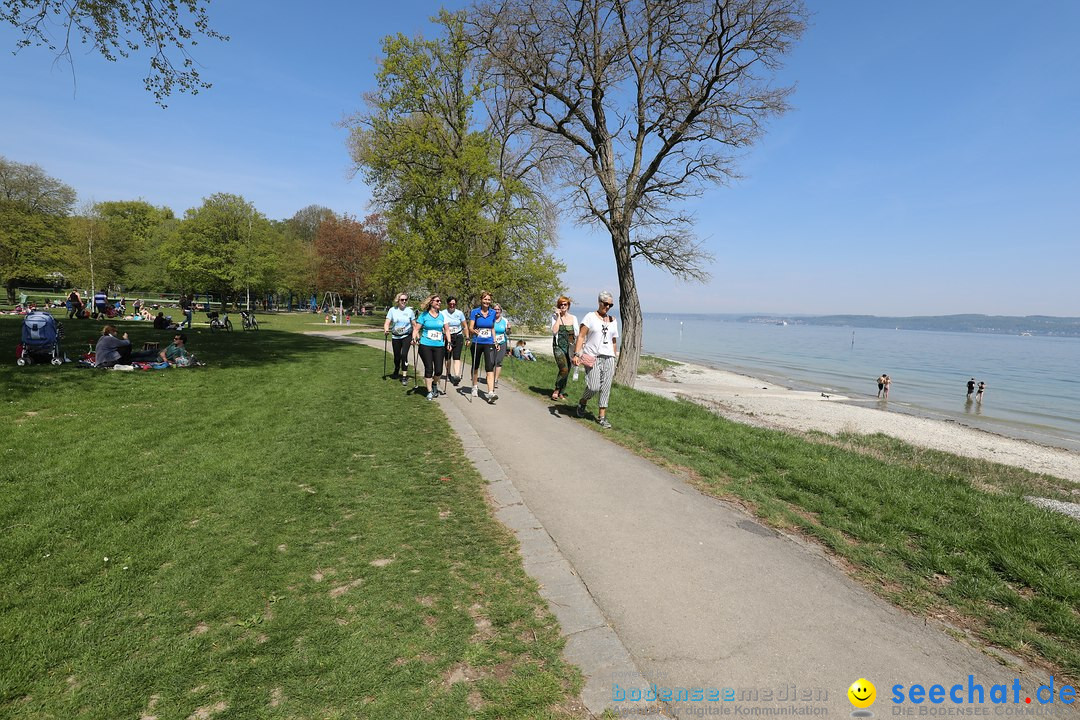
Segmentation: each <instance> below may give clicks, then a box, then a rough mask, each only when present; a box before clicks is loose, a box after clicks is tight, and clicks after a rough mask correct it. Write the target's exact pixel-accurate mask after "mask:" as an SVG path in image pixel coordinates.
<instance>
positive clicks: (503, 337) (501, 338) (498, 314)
mask: <svg viewBox="0 0 1080 720" xmlns="http://www.w3.org/2000/svg"><path fill="white" fill-rule="evenodd" d="M494 307H495V327H494V330H495V389H496V390H498V389H499V376H500V375H502V364H503V360H504V359H505V358H506V353H507V351H508V350H509V349H510V322H509V321H508V320H507V319H506V316H505V315H503V311H502V306H501V305H495V306H494Z"/></svg>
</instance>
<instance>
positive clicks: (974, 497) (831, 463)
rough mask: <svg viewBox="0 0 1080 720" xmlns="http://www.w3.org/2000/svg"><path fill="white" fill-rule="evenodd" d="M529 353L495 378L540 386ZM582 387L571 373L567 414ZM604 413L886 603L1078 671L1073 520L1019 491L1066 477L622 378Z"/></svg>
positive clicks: (638, 443)
mask: <svg viewBox="0 0 1080 720" xmlns="http://www.w3.org/2000/svg"><path fill="white" fill-rule="evenodd" d="M537 355H538V357H540V358H541V362H536V363H523V362H520V361H507V363H506V364H505V366H504V370H503V376H504V377H509V378H513V379H514V380H515V381H516V382H517V383H518V384H519V385H521V386H522V388H523V389H525V390H526V391H528V392H532V393H535V394H536V396H537V397H540V398H548V397H549V396H550V394H551V389H552V386H553V382H554V378H555V365H554V362H553V361H551V360H549V359H548V358H547V357H544V356H542V354H541V353H537ZM655 365H656V364H655V363H646V364H644V366H645V367H646V368H647V369H649V370H650V372H651V371H653V370H652V368H654V366H655ZM583 388H584V378H582V380H580V381H578V382H577V383H571V384H570V385H569V387H568V390H567V393H568V394H569V395H570V400H569V401H565V402H564V403H563V404H564V405H565V406H566V410H567V411H568V412H567V413H566V414H570V413H569V411H570V410H571V408H572V403H573V402H574V401H576V400H577V398H579V397H580V395H581V391H582V389H583ZM549 402H550V400H549ZM595 411H596V403H595V400H593V401H592V403H591V404H590V412H591V413H592V414H594V415H595ZM608 417H609V418H611V421H612V423H614V426H615V429H614V430H612V431H605V436H606V437H609V438H610V439H612V440H614V441H615V442H618V443H621V444H623V445H625V446H627V447H628V448H631V449H633V450H635V451H637V452H638V453H640V454H642V455H644V456H645V457H648V458H650V459H652V460H654V461H655V462H658V463H660V464H664V465H667V466H668V467H670V468H672V469H674V470H676V471H678V472H682V473H684V474H685V475H686V476H687V477H689V478H690V479H691V480H692V481H694V482H695V483H696V484H697V485H698V486H699V487H701V488H702V489H703V490H705V491H706V492H709V493H711V494H713V495H716V496H717V497H722V498H727V499H730V500H734V501H737V502H738V503H740V504H742V505H744V506H746V507H748V508H750V510H751V511H752V512H754V513H755V514H757V515H758V516H759V517H761V518H763V519H764V520H766V521H767V522H769V523H771V524H772V525H774V526H776V527H780V528H785V529H789V530H794V531H797V532H799V533H801V534H803V535H804V536H807V537H810V538H813V539H815V540H816V541H818V542H820V543H821V544H822V545H824V546H825V547H827V548H828V549H829V550H830V551H831V552H832V553H833V554H834V556H835V557H837V558H839V559H840V560H841V564H842V565H844V566H845V567H846V568H848V569H849V571H850V572H851V573H852V574H853V575H854V576H856V577H858V578H860V579H861V580H862V581H864V582H865V583H866V584H867V585H868V586H869V587H870V588H872V589H874V590H875V591H876V592H878V593H880V594H881V595H883V596H885V597H887V598H889V599H890V600H892V601H893V602H895V603H896V604H897V605H899V606H901V607H904V608H907V609H909V610H911V611H913V612H915V613H917V614H920V615H926V616H937V617H941V618H943V619H946V620H948V621H950V622H952V623H953V624H955V625H958V626H961V627H963V628H965V629H966V630H969V631H971V632H972V633H974V634H975V635H976V636H977V637H978V638H979V639H980V640H981V642H983V643H987V644H990V645H997V646H1000V647H1003V648H1007V649H1009V650H1010V651H1013V652H1016V653H1020V654H1022V655H1024V656H1026V657H1028V658H1029V659H1033V660H1035V661H1038V662H1046V663H1049V664H1050V666H1051V667H1056V668H1057V670H1058V672H1059V676H1060V675H1061V674H1064V675H1066V676H1069V677H1071V678H1073V679H1076V678H1080V523H1077V522H1076V521H1075V520H1073V519H1071V518H1068V517H1065V516H1062V515H1058V514H1055V513H1052V512H1049V511H1047V510H1043V509H1040V508H1037V507H1034V506H1032V505H1031V504H1029V503H1027V502H1025V501H1024V500H1023V497H1024V496H1025V495H1040V496H1042V497H1053V498H1059V499H1071V500H1073V501H1075V499H1076V498H1075V495H1071V492H1072V491H1073V490H1074V489H1075V486H1074V485H1073V484H1071V483H1068V482H1067V481H1064V480H1060V479H1058V478H1052V477H1048V476H1045V475H1037V474H1034V473H1031V472H1028V471H1025V470H1020V469H1016V468H1012V467H1008V466H1004V465H996V464H993V463H987V462H983V461H979V460H971V459H967V458H960V457H956V456H952V455H948V454H946V453H940V452H934V451H929V450H922V449H918V448H914V447H912V446H910V445H907V444H905V443H902V442H900V441H897V440H894V439H892V438H888V437H884V436H881V435H877V436H869V437H861V436H853V435H846V436H842V437H840V438H832V437H830V436H827V435H823V434H807V435H799V434H795V433H788V432H780V431H772V430H764V429H760V428H755V427H750V426H748V425H741V424H738V423H734V422H730V421H727V420H724V419H722V418H719V417H717V416H716V415H714V414H713V413H711V412H709V411H708V410H707V409H705V408H703V407H700V406H698V405H696V404H694V403H691V402H686V401H681V402H676V401H672V400H668V399H665V398H661V397H658V396H656V395H651V394H648V393H645V392H641V391H636V390H632V389H628V388H625V387H616V388H614V389H613V391H612V396H611V400H610V410H609V414H608ZM579 422H586V421H579ZM587 424H588V425H589V426H590V427H592V428H596V424H595V423H593V422H588V423H587Z"/></svg>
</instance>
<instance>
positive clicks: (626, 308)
mask: <svg viewBox="0 0 1080 720" xmlns="http://www.w3.org/2000/svg"><path fill="white" fill-rule="evenodd" d="M611 244H612V247H613V248H614V250H615V269H616V271H617V272H618V274H619V307H618V311H619V319H620V320H621V321H622V327H621V328H619V341H618V343H619V365H618V367H616V368H615V382H617V383H620V384H622V385H626V386H628V387H634V383H635V382H637V368H638V358H639V357H640V356H641V330H642V318H641V303H640V302H638V294H637V283H636V282H635V281H634V260H633V258H632V257H631V256H630V228H629V227H613V228H612V231H611Z"/></svg>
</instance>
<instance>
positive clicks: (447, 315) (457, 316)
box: [442, 310, 465, 335]
mask: <svg viewBox="0 0 1080 720" xmlns="http://www.w3.org/2000/svg"><path fill="white" fill-rule="evenodd" d="M442 317H443V321H444V322H445V323H446V324H447V325H449V326H450V334H451V335H457V334H458V333H460V332H461V326H462V325H464V324H465V313H463V312H461V311H460V310H455V311H453V312H450V311H449V310H443V311H442Z"/></svg>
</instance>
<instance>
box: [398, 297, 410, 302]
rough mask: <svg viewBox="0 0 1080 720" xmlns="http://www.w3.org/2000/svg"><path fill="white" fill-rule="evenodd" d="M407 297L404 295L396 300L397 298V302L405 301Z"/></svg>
mask: <svg viewBox="0 0 1080 720" xmlns="http://www.w3.org/2000/svg"><path fill="white" fill-rule="evenodd" d="M408 299H409V298H407V297H405V298H398V299H397V300H398V302H406V301H407V300H408Z"/></svg>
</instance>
